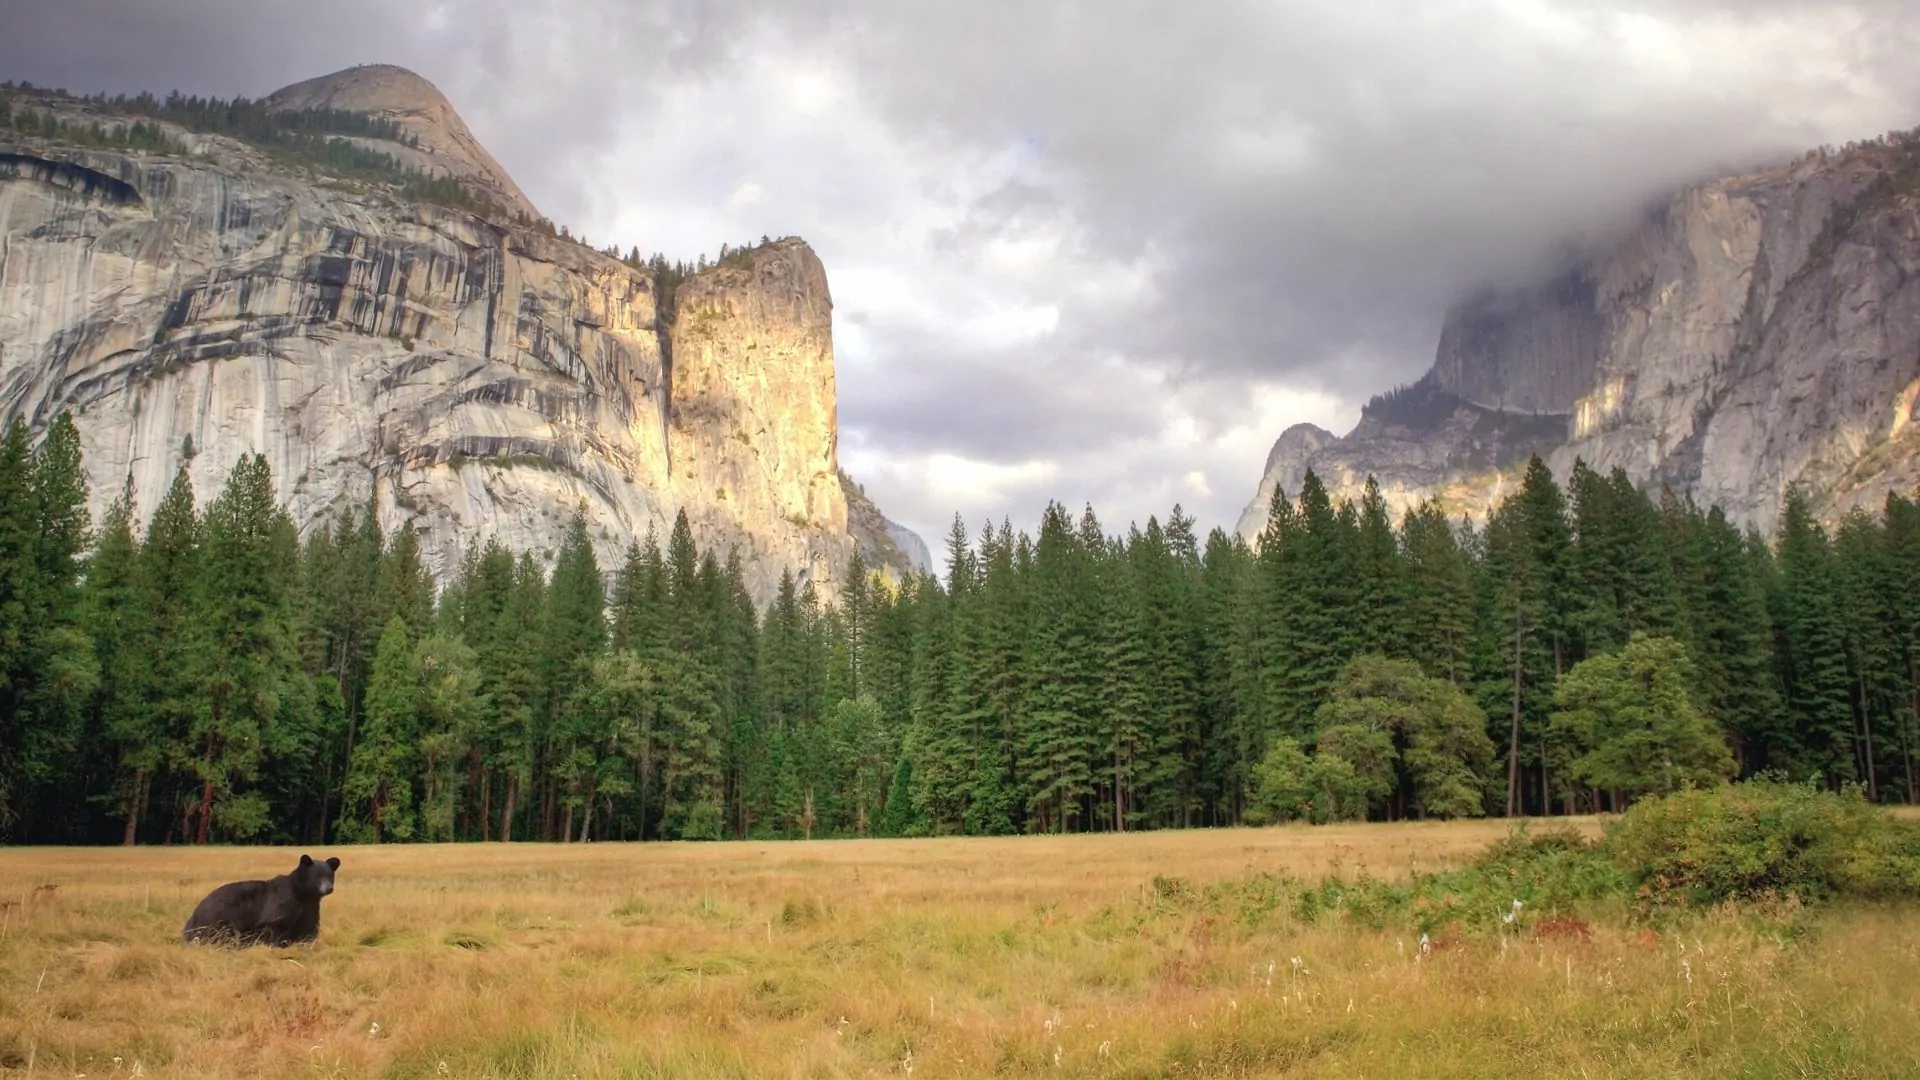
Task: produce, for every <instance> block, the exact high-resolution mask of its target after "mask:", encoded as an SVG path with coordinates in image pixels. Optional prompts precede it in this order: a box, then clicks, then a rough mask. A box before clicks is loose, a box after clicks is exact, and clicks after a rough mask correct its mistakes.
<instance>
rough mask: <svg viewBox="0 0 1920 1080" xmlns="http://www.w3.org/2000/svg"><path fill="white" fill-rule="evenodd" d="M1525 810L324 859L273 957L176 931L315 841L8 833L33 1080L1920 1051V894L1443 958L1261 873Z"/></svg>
mask: <svg viewBox="0 0 1920 1080" xmlns="http://www.w3.org/2000/svg"><path fill="white" fill-rule="evenodd" d="M1575 824H1576V825H1577V827H1580V828H1583V829H1587V830H1593V829H1596V828H1597V823H1596V822H1593V821H1590V820H1589V821H1581V822H1576V823H1575ZM1507 829H1508V824H1507V823H1505V822H1478V823H1456V824H1439V823H1427V824H1415V823H1406V824H1395V825H1353V826H1330V827H1320V828H1308V827H1290V828H1277V829H1232V830H1209V831H1194V832H1181V833H1152V834H1141V835H1130V836H1088V837H1070V838H1041V837H1034V838H1010V839H990V840H989V839H981V840H937V841H819V842H812V843H765V844H760V843H732V844H708V845H692V844H650V845H644V846H640V845H614V844H590V845H582V846H571V847H559V846H539V845H531V844H514V845H510V846H506V845H498V844H495V845H485V846H480V845H464V846H413V847H386V848H357V847H348V848H338V849H328V850H325V851H322V850H317V849H316V850H313V851H312V854H314V855H315V856H316V857H324V856H325V855H328V854H334V855H339V856H340V857H341V868H340V873H339V879H338V891H337V892H336V893H335V894H334V895H333V896H332V897H330V898H329V899H328V900H327V901H326V902H325V905H324V908H323V912H324V913H323V917H322V926H321V938H320V941H319V942H318V944H317V945H315V946H314V947H312V948H304V949H293V950H286V951H277V952H276V951H271V950H265V949H255V950H250V951H243V952H233V951H222V950H213V949H196V948H187V947H183V946H181V945H180V944H179V943H178V933H179V929H180V926H181V923H182V922H183V921H184V920H185V918H186V915H187V913H188V912H189V911H190V910H191V909H192V907H193V905H194V903H195V902H196V901H197V900H198V899H199V898H200V896H202V895H203V894H204V893H205V892H206V891H207V890H209V889H211V888H212V887H213V886H215V885H218V884H220V883H222V882H225V881H229V880H234V879H239V878H251V877H265V876H271V875H273V874H276V873H281V872H284V871H285V870H287V869H290V868H291V867H292V865H293V863H294V862H295V861H296V860H297V858H298V854H299V852H298V851H287V850H284V849H275V850H269V849H260V848H225V849H202V850H188V849H178V848H175V849H156V848H138V849H130V850H129V849H84V850H82V849H44V848H43V849H8V850H0V908H3V909H4V911H3V912H0V1074H3V1075H8V1076H12V1075H27V1074H28V1073H32V1074H33V1075H36V1076H68V1077H70V1076H75V1075H77V1074H83V1073H84V1074H86V1075H87V1076H89V1077H112V1076H148V1077H162V1076H194V1077H225V1076H234V1077H239V1076H291V1077H299V1076H341V1077H360V1076H388V1077H414V1076H419V1077H430V1076H455V1077H489V1076H490V1077H503V1078H504V1077H574V1076H579V1077H599V1076H632V1077H653V1076H659V1077H668V1076H673V1077H682V1076H685V1077H707V1076H713V1077H734V1076H737V1077H836V1076H888V1075H891V1076H911V1077H914V1078H915V1080H924V1078H928V1077H959V1076H982V1075H1048V1076H1086V1077H1147V1076H1315V1077H1346V1076H1352V1077H1361V1076H1366V1077H1381V1076H1396V1077H1397V1076H1406V1077H1469V1076H1471V1077H1480V1076H1488V1077H1533V1076H1585V1077H1608V1076H1620V1077H1626V1076H1632V1077H1649V1076H1682V1075H1684V1076H1689V1077H1696V1076H1742V1077H1766V1076H1858V1077H1880V1076H1886V1077H1893V1076H1912V1075H1916V1073H1920V1047H1916V1045H1915V1043H1914V1042H1913V1040H1912V1038H1911V1017H1913V1016H1915V1015H1920V980H1915V979H1914V978H1913V977H1912V972H1914V971H1915V970H1916V969H1920V920H1915V919H1914V918H1912V913H1911V912H1910V911H1908V910H1902V909H1878V908H1866V907H1845V908H1837V909H1834V910H1828V911H1821V912H1817V913H1815V912H1809V911H1807V910H1804V909H1793V908H1790V907H1783V908H1780V909H1777V910H1770V911H1762V912H1754V911H1745V912H1740V913H1732V912H1725V911H1723V912H1718V913H1713V914H1707V915H1700V916H1692V917H1688V918H1686V919H1684V920H1683V921H1680V922H1666V923H1662V924H1660V925H1658V926H1657V927H1647V926H1641V925H1637V924H1633V923H1631V922H1629V921H1628V920H1627V918H1626V916H1625V913H1624V912H1619V913H1589V914H1591V916H1592V918H1591V926H1588V925H1587V924H1586V923H1573V922H1567V921H1561V922H1545V921H1530V919H1529V918H1527V917H1523V918H1522V920H1521V923H1520V929H1518V930H1517V931H1516V932H1514V933H1512V934H1509V935H1492V936H1488V935H1471V934H1459V935H1454V934H1449V933H1447V932H1445V931H1444V930H1443V931H1441V932H1438V933H1436V935H1435V940H1434V942H1433V948H1432V949H1431V951H1429V952H1428V953H1426V954H1425V955H1422V953H1421V950H1420V947H1419V941H1418V937H1419V935H1418V933H1417V932H1415V931H1413V930H1412V929H1411V928H1402V927H1394V926H1387V927H1385V928H1382V929H1371V928H1366V927H1363V926H1359V925H1355V924H1352V923H1350V922H1348V921H1346V920H1345V918H1337V919H1333V920H1330V921H1329V920H1322V921H1320V922H1311V921H1302V920H1301V919H1299V918H1297V917H1296V914H1295V913H1294V911H1293V910H1291V909H1290V908H1288V907H1287V906H1285V905H1282V906H1279V907H1275V906H1273V905H1271V904H1262V903H1256V902H1254V898H1255V897H1256V894H1257V890H1252V889H1247V888H1241V887H1238V886H1237V885H1235V883H1245V882H1248V881H1251V880H1253V879H1255V878H1256V875H1264V874H1269V873H1273V872H1284V873H1286V874H1290V875H1294V876H1298V877H1302V878H1307V879H1316V878H1319V877H1322V876H1324V875H1326V874H1329V873H1333V874H1338V875H1341V876H1343V877H1346V878H1353V877H1356V876H1359V875H1362V874H1368V875H1373V876H1376V877H1395V876H1400V875H1404V874H1407V873H1409V872H1414V871H1419V870H1430V869H1437V868H1439V867H1440V866H1441V865H1443V864H1444V863H1445V862H1446V861H1447V860H1449V859H1451V858H1454V857H1457V856H1460V855H1463V854H1466V853H1470V852H1472V851H1475V850H1477V849H1479V848H1480V847H1482V846H1483V845H1485V844H1486V843H1488V842H1490V841H1492V840H1496V839H1499V838H1501V837H1503V836H1505V835H1506V832H1507ZM1555 931H1558V932H1555ZM1589 933H1590V937H1587V936H1584V935H1586V934H1589Z"/></svg>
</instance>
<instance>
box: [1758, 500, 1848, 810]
mask: <svg viewBox="0 0 1920 1080" xmlns="http://www.w3.org/2000/svg"><path fill="white" fill-rule="evenodd" d="M1779 548H1780V555H1779V578H1778V582H1777V584H1776V586H1775V589H1774V596H1773V601H1772V606H1773V610H1774V620H1775V626H1776V628H1777V632H1778V634H1779V637H1780V644H1779V656H1780V665H1781V671H1782V679H1781V681H1782V683H1783V684H1784V685H1785V687H1786V705H1787V710H1788V713H1789V715H1790V716H1791V717H1792V720H1793V736H1794V737H1793V740H1792V742H1791V743H1789V744H1787V745H1783V746H1779V747H1777V748H1775V752H1776V753H1777V755H1778V756H1777V759H1776V763H1777V764H1778V765H1780V766H1783V767H1784V768H1785V769H1786V770H1787V771H1788V772H1789V773H1790V774H1791V775H1794V776H1796V777H1806V776H1809V775H1817V776H1820V777H1823V778H1824V779H1825V780H1826V781H1827V782H1828V783H1830V784H1832V783H1839V782H1844V781H1848V780H1853V779H1855V778H1856V777H1857V775H1858V771H1857V769H1856V768H1855V761H1854V753H1853V732H1854V726H1855V725H1854V716H1853V699H1852V678H1851V676H1850V674H1849V672H1848V670H1847V652H1846V632H1845V628H1844V626H1843V624H1842V616H1841V612H1840V597H1839V594H1838V589H1839V584H1840V583H1839V580H1838V575H1837V573H1836V571H1835V567H1834V560H1833V549H1832V545H1831V544H1830V543H1829V541H1828V539H1827V531H1826V529H1825V528H1823V527H1822V526H1821V525H1820V523H1819V522H1818V521H1816V520H1815V519H1814V517H1813V513H1812V510H1811V509H1810V507H1809V506H1808V502H1807V495H1806V492H1805V491H1804V490H1802V489H1800V488H1798V487H1795V488H1792V489H1790V490H1789V491H1788V493H1787V500H1786V506H1785V507H1784V509H1783V511H1782V513H1781V522H1780V542H1779Z"/></svg>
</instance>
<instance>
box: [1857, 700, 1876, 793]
mask: <svg viewBox="0 0 1920 1080" xmlns="http://www.w3.org/2000/svg"><path fill="white" fill-rule="evenodd" d="M1860 704H1861V708H1860V734H1861V735H1862V736H1863V738H1864V741H1865V747H1866V751H1867V801H1868V802H1870V803H1878V802H1879V801H1880V781H1879V779H1878V778H1877V777H1876V776H1875V775H1874V768H1873V710H1872V709H1869V708H1867V707H1866V699H1865V697H1864V696H1863V697H1862V698H1861V702H1860Z"/></svg>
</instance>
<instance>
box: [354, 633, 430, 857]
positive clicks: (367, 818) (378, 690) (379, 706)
mask: <svg viewBox="0 0 1920 1080" xmlns="http://www.w3.org/2000/svg"><path fill="white" fill-rule="evenodd" d="M420 690H421V687H420V679H419V673H418V669H417V668H416V666H415V662H414V656H413V645H412V642H410V641H409V640H408V637H407V624H406V622H405V621H404V620H402V619H401V618H400V616H398V615H395V616H393V617H392V618H391V619H389V620H388V621H387V625H386V629H384V630H383V631H381V633H380V644H379V648H378V649H377V650H376V652H375V654H374V661H373V672H372V676H371V678H370V680H369V682H368V683H367V704H366V720H365V723H364V724H362V725H361V730H360V740H359V741H358V742H357V743H355V744H354V747H353V758H352V760H351V761H350V762H349V763H348V766H347V779H346V790H345V799H346V806H347V808H348V809H347V812H348V813H349V814H350V815H351V816H350V817H349V818H348V819H347V821H345V822H343V823H342V829H341V834H342V836H343V837H345V838H348V839H355V840H368V841H371V842H373V843H376V844H378V843H381V842H382V841H385V840H409V839H412V837H413V832H414V798H413V780H414V777H415V776H416V775H418V769H417V762H418V749H419V740H420V735H421V730H420V718H419V711H418V703H419V697H420Z"/></svg>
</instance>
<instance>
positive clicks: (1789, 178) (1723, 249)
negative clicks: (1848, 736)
mask: <svg viewBox="0 0 1920 1080" xmlns="http://www.w3.org/2000/svg"><path fill="white" fill-rule="evenodd" d="M1916 398H1920V137H1917V136H1916V135H1914V134H1904V135H1895V136H1889V137H1887V138H1885V139H1880V140H1875V141H1872V142H1869V143H1865V144H1857V145H1853V146H1849V147H1847V148H1845V149H1844V150H1842V151H1839V152H1833V151H1819V152H1814V153H1809V154H1807V155H1804V156H1803V157H1801V158H1800V159H1799V160H1796V161H1794V162H1792V163H1790V164H1783V165H1780V166H1778V167H1776V168H1772V169H1766V170H1762V171H1758V172H1754V173H1749V174H1744V175H1738V176H1730V177H1725V178H1722V179H1719V180H1715V181H1712V182H1710V183H1703V184H1699V185H1695V186H1693V187H1689V188H1687V189H1686V190H1684V191H1681V192H1679V193H1677V194H1675V195H1674V196H1673V197H1672V198H1670V199H1669V200H1667V201H1666V202H1665V203H1664V204H1662V205H1661V206H1660V207H1659V208H1658V209H1656V210H1655V211H1654V212H1652V213H1651V214H1649V215H1648V216H1647V217H1646V218H1645V219H1644V220H1643V221H1642V222H1641V223H1640V224H1639V225H1638V226H1637V227H1635V228H1634V229H1632V230H1630V231H1629V232H1628V233H1627V234H1626V235H1623V236H1619V237H1617V238H1615V239H1614V241H1613V242H1612V243H1610V244H1608V245H1605V246H1603V247H1601V248H1598V249H1596V250H1590V251H1587V252H1585V253H1584V254H1582V255H1581V256H1579V257H1578V258H1576V259H1575V260H1573V261H1572V262H1571V263H1570V264H1568V265H1567V266H1566V267H1565V268H1564V269H1563V270H1562V271H1561V272H1560V273H1558V274H1557V275H1555V276H1554V277H1553V278H1552V279H1551V280H1548V281H1545V282H1542V283H1540V284H1538V285H1536V286H1533V287H1531V288H1526V289H1520V290H1515V291H1511V292H1504V293H1485V294H1482V295H1480V296H1477V297H1474V298H1472V299H1471V300H1469V301H1468V302H1466V303H1463V304H1461V305H1459V306H1458V307H1456V308H1455V309H1454V310H1453V311H1452V312H1450V313H1449V315H1448V317H1447V320H1446V325H1445V328H1444V329H1443V330H1442V332H1441V336H1440V343H1439V348H1438V352H1437V355H1436V357H1435V360H1434V364H1433V367H1432V369H1431V370H1430V371H1429V372H1428V374H1427V375H1426V376H1425V377H1424V378H1423V379H1422V380H1421V381H1420V383H1419V384H1418V385H1416V386H1414V387H1411V388H1406V389H1404V390H1402V391H1399V392H1397V393H1396V394H1394V395H1386V396H1383V397H1381V398H1377V399H1375V401H1374V403H1373V404H1372V405H1370V406H1369V407H1368V409H1367V411H1366V413H1365V415H1364V416H1363V418H1362V420H1361V421H1360V423H1359V424H1358V425H1357V426H1356V427H1355V428H1354V430H1353V431H1351V432H1349V433H1348V434H1347V435H1346V436H1345V437H1342V438H1331V437H1330V436H1329V437H1326V438H1319V437H1315V438H1312V439H1308V438H1304V437H1302V436H1300V435H1298V434H1296V433H1295V432H1293V431H1290V432H1288V433H1287V434H1285V435H1282V436H1281V439H1280V440H1279V441H1278V442H1276V444H1275V446H1274V450H1273V453H1272V455H1271V456H1270V459H1269V462H1268V467H1267V469H1266V473H1265V476H1264V477H1263V479H1262V482H1261V489H1260V491H1259V492H1258V493H1257V494H1256V497H1255V499H1254V500H1253V502H1252V503H1251V504H1250V505H1249V506H1248V508H1247V512H1246V513H1245V514H1244V515H1243V516H1242V519H1241V522H1240V532H1241V534H1242V535H1245V536H1249V537H1251V536H1253V535H1255V534H1257V533H1258V531H1259V528H1260V526H1261V525H1262V524H1264V522H1265V519H1266V503H1267V500H1268V499H1269V498H1270V497H1271V492H1272V490H1273V487H1274V485H1275V484H1279V485H1281V486H1282V487H1283V489H1284V490H1286V491H1288V492H1289V493H1290V494H1291V493H1293V492H1295V491H1297V490H1298V483H1299V478H1300V476H1302V475H1303V474H1304V472H1305V470H1306V469H1307V468H1309V467H1311V468H1312V469H1314V470H1315V472H1316V473H1318V474H1320V475H1321V476H1322V477H1323V478H1325V479H1326V480H1327V482H1328V484H1329V487H1330V488H1331V489H1333V492H1334V495H1335V497H1336V498H1341V497H1349V498H1351V497H1357V495H1358V493H1359V489H1360V486H1361V485H1362V484H1364V482H1365V479H1366V476H1367V474H1368V473H1369V472H1372V473H1374V474H1376V475H1377V477H1378V481H1379V483H1380V485H1381V487H1382V490H1383V491H1384V492H1385V493H1386V494H1387V497H1388V500H1389V502H1390V503H1392V504H1394V505H1395V506H1396V507H1399V508H1404V507H1405V506H1407V505H1411V504H1413V503H1415V502H1418V501H1419V500H1420V499H1422V498H1425V497H1428V496H1436V497H1439V498H1441V499H1442V500H1443V501H1444V502H1446V503H1447V504H1448V506H1449V508H1450V509H1452V510H1453V511H1455V512H1456V513H1460V512H1464V513H1474V514H1477V513H1480V512H1481V511H1484V510H1485V509H1486V508H1487V506H1488V505H1489V504H1490V503H1491V502H1493V501H1494V500H1496V499H1498V498H1499V497H1500V496H1501V494H1502V493H1503V492H1504V491H1505V490H1507V488H1508V487H1509V486H1510V485H1512V484H1513V483H1514V482H1516V481H1517V479H1518V471H1519V469H1520V468H1522V467H1523V466H1524V465H1525V462H1526V460H1527V457H1528V456H1529V454H1530V453H1532V452H1536V451H1538V452H1540V453H1541V454H1542V456H1543V457H1545V458H1546V459H1547V461H1548V464H1549V465H1550V466H1551V467H1552V468H1553V470H1554V472H1555V473H1556V474H1557V475H1562V476H1564V475H1565V474H1566V473H1567V471H1568V470H1570V469H1571V467H1572V465H1573V462H1574V460H1575V459H1576V457H1578V458H1581V459H1584V460H1585V461H1586V462H1587V464H1589V465H1590V466H1592V467H1593V468H1595V469H1598V470H1600V471H1602V472H1606V471H1609V470H1611V469H1612V468H1614V467H1615V466H1618V467H1620V468H1623V469H1624V470H1626V472H1627V473H1628V475H1629V476H1631V477H1632V478H1633V479H1634V480H1635V481H1636V482H1638V483H1641V484H1643V485H1656V484H1667V485H1671V486H1672V487H1673V488H1674V489H1675V490H1676V491H1682V492H1692V493H1693V495H1694V497H1695V498H1696V499H1698V500H1700V501H1701V502H1703V503H1709V502H1710V503H1717V504H1719V505H1720V506H1722V507H1723V508H1725V509H1726V511H1727V512H1728V514H1729V515H1730V516H1732V517H1733V518H1734V519H1735V520H1736V521H1738V522H1741V523H1752V524H1755V525H1758V526H1759V527H1760V528H1762V529H1763V530H1768V529H1771V528H1772V527H1773V525H1774V524H1775V519H1776V518H1777V516H1778V514H1779V511H1780V507H1781V505H1782V501H1783V498H1784V494H1785V492H1786V490H1787V487H1788V485H1790V484H1793V483H1802V484H1805V485H1806V486H1807V488H1808V490H1809V492H1810V494H1812V496H1813V498H1814V500H1815V504H1816V506H1817V507H1818V508H1819V509H1820V510H1821V512H1822V513H1824V514H1825V515H1826V516H1828V517H1830V518H1831V517H1835V516H1837V515H1839V514H1841V513H1843V512H1845V510H1847V509H1848V508H1849V507H1853V506H1862V505H1865V506H1873V505H1877V504H1878V503H1880V502H1881V501H1882V500H1884V498H1885V496H1886V493H1887V492H1888V491H1891V490H1910V489H1912V488H1913V486H1914V485H1915V483H1916V482H1920V431H1916V428H1915V425H1914V423H1913V421H1914V420H1915V419H1916V415H1920V414H1917V413H1916ZM1321 435H1326V433H1324V432H1323V433H1321Z"/></svg>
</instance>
